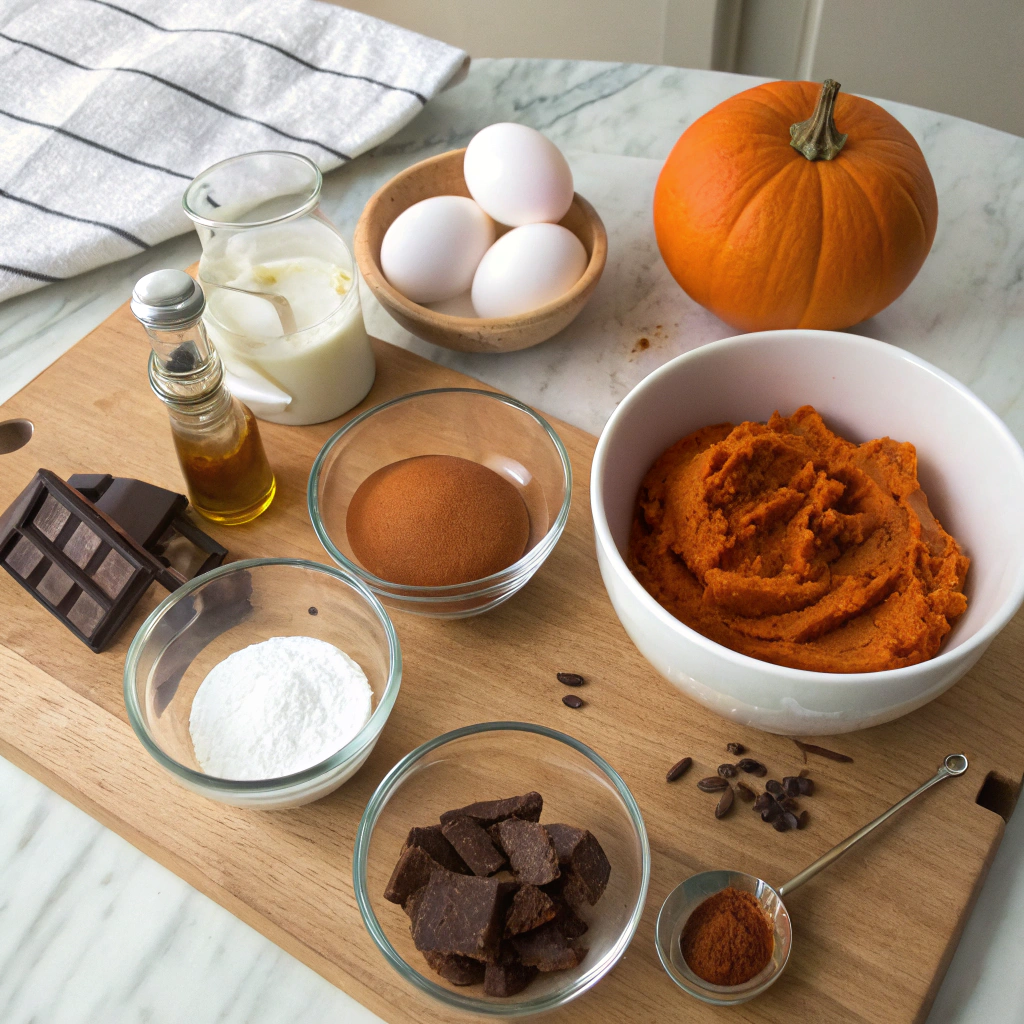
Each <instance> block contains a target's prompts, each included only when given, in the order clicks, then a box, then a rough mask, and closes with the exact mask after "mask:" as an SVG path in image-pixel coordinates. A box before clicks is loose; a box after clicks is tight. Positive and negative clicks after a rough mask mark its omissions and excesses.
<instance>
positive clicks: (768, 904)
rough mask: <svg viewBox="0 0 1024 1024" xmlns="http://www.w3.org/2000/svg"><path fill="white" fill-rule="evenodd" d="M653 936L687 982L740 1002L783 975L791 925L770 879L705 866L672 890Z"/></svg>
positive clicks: (708, 999)
mask: <svg viewBox="0 0 1024 1024" xmlns="http://www.w3.org/2000/svg"><path fill="white" fill-rule="evenodd" d="M655 942H656V944H657V947H658V956H659V958H660V959H661V963H662V966H663V967H664V968H665V970H666V971H667V972H668V975H669V977H670V978H671V979H672V980H673V981H674V982H675V983H676V984H677V985H678V986H679V987H680V988H681V989H683V990H684V991H686V992H689V993H690V995H692V996H696V997H697V998H698V999H700V1000H702V1001H703V1002H705V1003H712V1004H714V1005H718V1006H734V1005H736V1004H738V1003H745V1002H746V1001H747V1000H748V999H753V998H754V997H755V996H757V995H760V994H761V993H762V992H763V991H764V990H765V989H766V988H768V987H769V986H770V985H772V983H773V982H774V981H775V980H776V978H778V977H779V975H780V974H781V973H782V970H783V968H784V967H785V966H786V961H787V960H788V959H789V952H790V949H791V947H792V944H793V929H792V925H791V924H790V920H789V913H788V912H787V911H786V906H785V904H784V903H783V902H782V900H781V899H780V898H779V894H778V893H777V892H776V891H775V890H774V889H773V888H772V887H771V886H770V885H768V884H767V883H766V882H764V881H762V880H761V879H759V878H755V877H754V876H753V875H747V874H744V873H743V872H742V871H703V872H701V873H700V874H698V875H693V876H692V877H691V878H688V879H687V880H686V882H685V883H684V884H682V885H679V886H677V887H676V888H675V889H674V890H673V891H672V893H670V895H669V897H668V899H667V900H666V901H665V903H664V905H663V906H662V908H661V912H660V913H659V914H658V923H657V926H656V929H655Z"/></svg>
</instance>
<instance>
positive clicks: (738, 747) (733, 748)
mask: <svg viewBox="0 0 1024 1024" xmlns="http://www.w3.org/2000/svg"><path fill="white" fill-rule="evenodd" d="M725 749H726V752H727V753H729V754H735V755H736V756H737V757H739V756H740V754H745V753H746V752H747V748H746V747H745V746H743V744H742V743H726V745H725Z"/></svg>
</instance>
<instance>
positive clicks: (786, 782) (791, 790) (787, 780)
mask: <svg viewBox="0 0 1024 1024" xmlns="http://www.w3.org/2000/svg"><path fill="white" fill-rule="evenodd" d="M782 788H783V789H784V790H785V791H786V796H799V795H800V780H799V779H798V778H797V777H796V776H795V775H785V776H783V779H782Z"/></svg>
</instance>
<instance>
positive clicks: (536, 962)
mask: <svg viewBox="0 0 1024 1024" xmlns="http://www.w3.org/2000/svg"><path fill="white" fill-rule="evenodd" d="M511 941H512V945H513V947H514V948H515V951H516V952H517V953H518V954H519V959H520V960H522V962H523V963H524V964H526V965H527V966H528V967H536V968H537V969H538V970H540V971H565V970H569V969H570V968H572V967H577V966H578V965H579V964H580V962H581V961H582V960H583V957H584V955H585V953H586V952H587V951H586V950H585V949H577V948H576V947H575V946H572V945H570V943H569V940H568V939H567V938H566V937H565V935H563V934H562V932H561V931H560V930H559V929H558V927H557V926H556V925H555V923H554V922H553V921H549V922H548V923H547V924H543V925H541V926H540V927H539V928H534V929H533V931H529V932H523V934H522V935H516V936H515V937H514V938H513V939H512V940H511Z"/></svg>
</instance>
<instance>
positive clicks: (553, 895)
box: [384, 793, 611, 996]
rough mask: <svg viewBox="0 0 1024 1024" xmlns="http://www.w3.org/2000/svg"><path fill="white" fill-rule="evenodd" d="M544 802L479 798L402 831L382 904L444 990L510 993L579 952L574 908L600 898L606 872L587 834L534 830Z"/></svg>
mask: <svg viewBox="0 0 1024 1024" xmlns="http://www.w3.org/2000/svg"><path fill="white" fill-rule="evenodd" d="M543 804H544V801H543V798H542V797H541V795H540V793H525V794H523V795H522V796H514V797H509V798H508V799H505V800H484V801H481V802H479V803H475V804H469V805H468V806H467V807H460V808H458V809H457V810H454V811H445V812H444V814H442V815H441V823H440V824H439V825H428V826H426V827H424V828H414V829H412V830H411V831H410V832H409V836H408V838H407V839H406V841H405V845H404V846H403V847H402V852H401V855H400V856H399V858H398V863H397V864H396V865H395V870H394V871H393V872H392V873H391V879H390V881H389V882H388V885H387V888H386V889H385V890H384V898H385V899H387V900H390V901H391V902H392V903H399V904H401V906H402V909H403V910H404V911H405V912H406V914H407V915H408V916H409V921H410V927H411V930H412V938H413V942H414V943H415V944H416V948H417V949H418V950H419V951H420V952H421V953H422V954H423V956H424V959H426V961H427V963H428V964H429V965H430V967H431V968H432V969H433V970H434V971H436V972H437V973H438V974H440V975H441V977H442V978H445V979H446V980H448V981H450V982H451V983H452V984H453V985H476V984H479V983H480V982H483V986H484V992H485V993H486V994H487V995H489V996H514V995H516V994H517V993H519V992H522V990H523V989H524V988H526V986H527V985H529V984H530V982H531V981H533V979H534V978H535V977H536V976H537V974H538V973H539V972H541V971H564V970H568V969H569V968H572V967H576V966H578V965H579V964H580V962H581V961H582V960H583V957H584V956H585V955H586V952H587V950H586V948H585V947H584V946H583V945H581V944H580V943H579V942H578V941H577V940H579V939H580V938H581V937H582V936H583V934H584V933H585V932H586V930H587V923H586V922H585V921H584V920H583V919H582V918H581V917H580V916H579V914H578V913H577V911H578V910H579V909H580V908H581V907H583V906H585V905H589V906H593V905H594V904H595V903H597V901H598V900H599V899H600V898H601V896H602V895H603V893H604V890H605V887H606V886H607V885H608V876H609V875H610V874H611V865H610V864H609V863H608V858H607V857H606V856H605V854H604V850H602V849H601V844H600V843H599V842H598V841H597V840H596V839H595V838H594V836H593V835H591V833H590V832H588V831H587V830H586V829H582V828H576V827H575V826H573V825H562V824H551V825H541V824H540V812H541V808H542V807H543Z"/></svg>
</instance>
